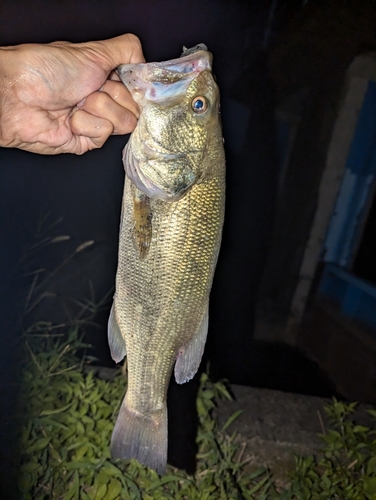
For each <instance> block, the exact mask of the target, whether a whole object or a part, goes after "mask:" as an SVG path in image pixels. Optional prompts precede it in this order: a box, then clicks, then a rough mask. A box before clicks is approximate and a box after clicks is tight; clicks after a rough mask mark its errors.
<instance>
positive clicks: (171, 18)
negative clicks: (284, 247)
mask: <svg viewBox="0 0 376 500" xmlns="http://www.w3.org/2000/svg"><path fill="white" fill-rule="evenodd" d="M305 3H306V2H295V1H291V2H282V1H263V0H259V1H252V2H251V1H248V2H247V1H245V0H244V1H240V0H239V1H229V0H212V1H196V0H190V1H188V0H180V1H178V0H159V1H158V2H156V1H152V0H149V1H148V0H141V1H126V0H121V1H115V0H107V1H106V2H102V1H99V0H98V1H84V0H80V1H76V2H75V1H73V0H69V1H68V0H65V1H64V0H63V1H49V2H45V1H44V2H43V1H33V2H31V1H18V2H11V1H4V0H3V1H2V2H1V4H0V5H1V29H0V45H11V44H18V43H25V42H43V43H46V42H50V41H54V40H69V41H72V42H80V41H87V40H96V39H105V38H109V37H112V36H116V35H119V34H122V33H126V32H133V33H135V34H137V35H138V36H139V37H140V39H141V42H142V44H143V49H144V54H145V57H146V60H147V61H152V60H155V61H162V60H167V59H170V58H175V57H178V56H179V55H180V53H181V49H182V46H183V45H185V46H187V47H190V46H193V45H196V44H197V43H200V42H203V43H205V44H206V45H207V46H208V48H209V50H210V51H211V52H212V53H213V55H214V72H215V74H216V76H217V79H218V83H219V86H220V89H221V102H222V121H223V128H224V131H223V134H224V138H225V148H226V157H227V202H226V220H225V226H224V234H223V243H222V247H221V253H220V257H219V261H218V266H217V270H216V274H215V280H214V285H213V290H212V295H211V302H210V326H209V338H208V345H207V349H206V354H205V356H206V359H205V362H206V361H207V360H208V359H209V360H210V363H211V371H212V373H213V374H214V375H215V376H217V377H226V378H228V379H229V380H230V382H232V383H242V384H248V385H255V386H259V387H269V388H274V389H281V390H288V391H296V392H300V393H306V394H319V395H331V394H333V393H334V392H335V391H334V389H333V387H332V385H331V383H330V381H329V380H328V379H326V377H325V376H324V375H322V374H321V373H320V372H319V370H318V368H317V366H316V365H315V364H314V363H311V362H310V361H308V360H306V359H305V357H304V356H303V355H301V354H300V353H299V352H297V351H296V350H294V349H293V348H291V347H288V346H286V345H282V344H277V343H266V342H260V341H255V340H253V332H254V323H255V304H256V299H257V291H258V288H259V284H260V280H261V276H262V273H263V269H264V265H265V260H266V257H267V251H268V247H269V242H270V236H271V231H272V227H273V221H274V218H275V201H276V192H277V183H278V168H279V165H278V154H277V145H276V144H277V141H276V126H275V107H276V94H275V89H274V87H273V84H272V81H271V78H270V75H269V68H268V62H267V52H266V50H267V49H268V48H269V46H270V45H272V44H273V43H276V37H277V35H278V33H279V31H280V30H281V29H283V28H284V27H285V25H286V23H287V22H288V21H289V19H290V18H291V17H292V16H294V15H296V14H299V13H300V11H301V10H302V8H303V5H304V4H305ZM312 3H313V0H312ZM318 3H320V2H318ZM271 14H273V16H272V15H271ZM126 141H127V137H112V138H110V139H109V140H108V142H107V143H106V144H105V146H104V147H103V148H101V149H100V150H96V151H92V152H89V153H87V154H85V155H83V156H80V157H76V156H73V155H59V156H56V157H55V156H39V155H35V154H32V153H27V152H23V151H18V150H12V149H0V235H1V240H0V277H1V281H0V317H1V325H0V326H1V336H0V377H1V379H0V383H1V394H0V395H1V397H2V400H1V402H2V404H1V406H0V408H2V410H1V411H2V415H3V417H4V415H5V414H7V416H8V418H7V419H6V418H5V419H3V420H4V424H2V426H1V428H0V431H1V435H0V438H1V443H2V444H1V446H2V451H3V453H4V451H5V454H4V457H2V458H1V462H4V463H5V464H7V463H9V460H12V459H13V456H14V455H15V453H14V452H13V450H14V448H13V443H14V440H15V437H14V436H15V430H16V425H15V424H14V423H13V421H12V419H9V415H12V412H13V410H14V408H15V407H16V404H17V390H16V385H15V384H16V382H17V379H18V374H19V372H20V366H21V363H22V359H21V358H20V357H19V353H20V348H19V343H18V339H19V336H20V333H21V332H22V331H25V329H27V328H30V327H31V325H33V324H35V323H36V322H41V321H47V322H51V324H59V323H64V324H69V323H72V324H74V323H77V321H81V320H83V319H85V317H86V318H89V319H90V320H91V321H92V322H93V323H95V325H94V324H93V325H89V326H86V327H85V331H86V340H88V341H89V342H91V343H92V344H93V346H94V348H93V350H92V354H93V355H94V356H96V357H97V358H99V362H100V363H101V364H108V365H111V363H112V361H111V359H110V356H109V350H108V346H107V334H106V323H107V317H108V312H109V307H110V305H111V303H110V302H111V301H110V300H109V299H108V297H111V290H112V289H113V285H114V278H115V272H116V262H117V241H118V226H119V216H120V208H121V195H122V189H123V180H124V171H123V167H122V163H121V150H122V148H123V147H124V144H125V143H126ZM51 226H53V227H51ZM38 228H39V229H38ZM60 235H69V236H70V239H69V240H67V241H64V242H60V243H51V244H47V245H45V246H43V244H41V242H43V239H44V238H46V237H49V238H52V237H56V236H60ZM89 240H90V241H91V240H92V241H94V243H93V244H92V245H91V246H89V247H87V248H86V249H85V250H83V251H82V252H79V253H75V250H76V249H77V247H78V246H79V245H80V244H82V243H84V242H86V241H89ZM35 245H37V247H35ZM33 247H35V248H34V249H33ZM62 263H65V264H64V265H63V266H62V267H61V269H60V270H59V272H54V270H56V269H57V268H58V267H59V266H61V264H62ZM38 269H45V271H44V272H43V273H40V275H39V276H40V278H39V280H38V282H37V284H38V287H37V288H36V289H35V290H34V293H33V295H32V298H31V300H29V301H28V300H27V297H28V292H29V290H30V286H31V283H32V277H30V275H29V273H30V272H33V271H36V270H38ZM46 293H47V295H46ZM40 297H42V299H41V300H39V299H40ZM106 297H107V300H106ZM77 301H78V302H79V303H78V302H77ZM88 301H91V302H90V304H88ZM25 304H28V309H29V311H28V313H27V314H25ZM82 304H86V306H88V305H89V306H90V307H89V308H88V307H86V309H85V310H84V314H83V313H82ZM94 304H96V305H101V306H103V307H100V308H99V309H100V310H97V309H98V307H97V308H96V307H91V306H92V305H94ZM86 324H87V322H86ZM196 388H197V378H196V379H195V380H194V381H193V382H192V383H191V384H186V386H182V387H176V385H174V384H172V386H171V387H170V396H169V398H170V403H169V412H170V414H169V420H170V422H171V427H170V429H169V432H170V435H172V436H174V439H173V441H174V442H175V443H177V445H176V446H175V448H172V449H169V459H170V462H172V463H174V464H175V465H178V466H182V467H185V468H188V469H189V470H192V468H194V464H193V461H194V449H193V448H192V449H190V450H189V453H188V455H189V456H188V458H187V457H182V456H181V455H180V454H179V453H178V452H177V448H178V447H179V446H178V445H179V443H182V442H183V441H185V442H186V441H187V435H188V436H190V438H192V436H194V429H195V418H194V417H193V416H192V411H191V409H192V402H193V407H194V397H195V390H196ZM182 414H185V415H187V417H186V421H185V422H184V424H182V423H181V421H180V423H178V424H176V425H174V422H176V421H179V419H178V417H179V416H181V415H182ZM182 428H185V429H186V430H185V431H184V432H182ZM184 433H185V435H184V436H182V435H181V434H184ZM191 441H192V439H191ZM192 457H193V458H192ZM1 465H2V464H0V466H1ZM3 470H4V471H5V476H4V477H6V483H7V487H8V488H10V489H11V488H12V485H13V486H14V484H15V481H16V476H15V475H16V472H14V470H15V469H14V468H13V469H11V468H10V469H9V474H8V473H7V472H6V471H7V470H8V469H5V468H4V469H3ZM10 489H9V491H10ZM7 498H10V496H8V497H7Z"/></svg>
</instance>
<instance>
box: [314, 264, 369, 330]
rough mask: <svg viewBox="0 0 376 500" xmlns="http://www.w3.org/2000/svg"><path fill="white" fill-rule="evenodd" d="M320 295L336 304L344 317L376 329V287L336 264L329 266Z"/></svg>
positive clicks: (326, 267) (320, 287) (326, 269)
mask: <svg viewBox="0 0 376 500" xmlns="http://www.w3.org/2000/svg"><path fill="white" fill-rule="evenodd" d="M318 293H319V295H320V296H321V297H324V298H326V299H329V300H330V301H331V302H334V303H335V304H336V305H337V306H338V308H339V309H340V311H341V313H342V314H343V315H344V316H348V317H350V318H353V319H355V320H357V321H361V322H362V323H364V324H366V325H367V326H368V327H370V328H374V329H376V287H374V286H372V285H370V284H369V283H367V282H366V281H364V280H361V279H359V278H357V277H355V276H354V275H353V274H351V273H350V272H349V271H346V270H345V269H342V268H341V267H339V266H336V265H335V264H327V265H326V266H325V269H324V272H323V275H322V278H321V282H320V286H319V290H318Z"/></svg>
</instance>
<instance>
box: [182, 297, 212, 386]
mask: <svg viewBox="0 0 376 500" xmlns="http://www.w3.org/2000/svg"><path fill="white" fill-rule="evenodd" d="M208 326H209V307H208V306H207V307H206V311H205V314H204V316H203V318H202V321H201V324H200V326H199V327H198V329H197V331H196V333H195V335H194V337H193V338H192V340H191V341H190V343H189V344H188V345H187V346H185V347H184V348H183V349H182V350H181V352H179V355H178V357H177V360H176V363H175V380H176V382H177V383H178V384H184V383H185V382H188V381H189V380H191V378H193V377H194V375H195V374H196V372H197V370H198V367H199V366H200V363H201V358H202V354H203V352H204V348H205V342H206V337H207V335H208Z"/></svg>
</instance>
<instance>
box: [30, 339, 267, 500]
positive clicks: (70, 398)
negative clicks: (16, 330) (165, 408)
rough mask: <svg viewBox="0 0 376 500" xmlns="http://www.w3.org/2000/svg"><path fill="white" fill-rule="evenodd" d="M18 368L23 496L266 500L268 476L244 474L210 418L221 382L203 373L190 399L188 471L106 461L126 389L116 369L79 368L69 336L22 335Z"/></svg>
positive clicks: (38, 499)
mask: <svg viewBox="0 0 376 500" xmlns="http://www.w3.org/2000/svg"><path fill="white" fill-rule="evenodd" d="M27 339H28V340H27V341H26V344H25V345H26V349H27V353H28V357H29V362H28V364H27V367H26V369H25V372H24V384H23V395H22V401H23V408H22V412H23V414H24V415H27V417H26V418H25V420H24V425H23V427H22V438H21V439H22V449H23V450H24V453H23V457H22V463H21V474H20V489H21V491H22V495H23V499H24V500H29V499H33V500H42V499H64V500H68V499H77V500H78V499H80V500H81V499H83V500H87V499H90V500H94V499H95V500H101V499H105V500H113V499H118V498H121V499H124V500H127V499H132V500H133V499H140V500H141V499H142V500H154V499H165V498H166V499H168V498H171V499H193V500H194V499H200V500H212V499H213V500H214V499H215V500H218V499H223V500H225V499H226V500H227V499H243V498H244V499H253V498H255V499H256V498H257V499H260V500H261V499H266V498H269V497H268V496H267V492H268V491H271V490H272V488H273V487H272V478H271V475H270V474H269V473H268V472H267V471H266V470H265V469H264V468H260V469H258V470H256V471H253V473H247V474H246V473H245V463H244V461H242V460H241V457H239V454H238V446H237V445H236V443H235V435H232V436H229V435H228V434H226V433H225V430H227V429H228V427H229V425H230V424H231V422H232V421H233V420H234V418H235V417H236V415H234V416H233V417H231V419H229V421H228V422H227V423H226V424H225V426H224V427H223V429H219V428H218V424H217V423H216V421H215V420H214V419H213V418H212V417H211V411H212V409H213V408H214V405H215V399H216V398H217V399H218V398H220V397H225V398H230V395H229V393H228V391H227V389H226V386H225V385H224V384H223V383H212V382H211V381H210V379H209V377H208V376H207V375H206V374H204V375H202V378H201V384H200V389H199V394H198V398H197V410H198V415H199V432H198V436H197V442H198V447H199V452H198V457H197V459H198V468H197V472H196V474H195V475H194V476H190V475H188V474H186V473H185V472H183V471H180V470H178V469H174V468H172V467H168V470H167V474H166V475H165V476H163V477H161V478H160V477H159V476H158V475H157V474H156V472H154V471H153V470H150V469H148V468H146V467H143V466H141V465H140V464H139V463H138V462H136V461H135V460H131V461H122V460H120V461H119V460H118V461H115V460H112V459H111V457H110V452H109V442H110V437H111V433H112V429H113V425H114V417H115V414H116V412H117V410H118V408H119V405H120V402H121V400H122V397H123V395H124V392H125V388H126V380H125V379H124V377H123V375H122V374H121V370H119V373H118V374H117V375H116V376H115V378H114V380H113V381H112V382H109V381H106V380H101V379H99V378H96V377H94V376H93V373H92V372H91V371H89V372H88V373H87V372H86V373H85V371H84V369H83V368H84V367H83V363H82V361H81V360H80V359H79V358H77V357H76V355H75V351H76V350H77V349H78V348H82V344H81V343H80V342H79V341H78V340H77V331H72V332H71V334H70V337H69V338H68V339H66V340H62V339H63V337H60V336H51V335H44V336H40V337H36V336H32V335H29V336H28V337H27Z"/></svg>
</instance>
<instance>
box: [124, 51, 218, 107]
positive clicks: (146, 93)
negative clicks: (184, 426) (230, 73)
mask: <svg viewBox="0 0 376 500" xmlns="http://www.w3.org/2000/svg"><path fill="white" fill-rule="evenodd" d="M205 49H206V47H205V45H203V44H199V45H198V46H196V47H194V48H192V49H187V50H185V51H184V52H183V54H182V56H181V57H180V58H177V59H171V60H169V61H164V62H160V63H141V64H121V65H120V66H118V68H117V73H118V75H119V77H120V80H121V81H122V82H123V83H124V85H125V86H126V87H127V88H128V90H129V91H130V93H131V94H132V97H133V99H134V100H135V101H136V102H137V103H138V104H139V106H141V107H142V106H144V105H145V104H146V103H147V102H161V101H165V100H166V99H174V98H176V97H177V96H179V95H183V94H185V92H186V91H187V89H188V87H189V85H190V84H191V82H192V80H193V79H194V78H196V76H197V75H198V74H199V73H201V72H202V71H204V70H206V69H209V70H211V65H212V56H211V54H210V52H207V50H205Z"/></svg>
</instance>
